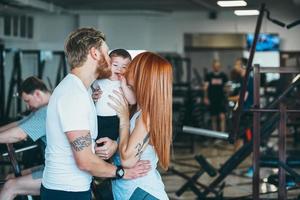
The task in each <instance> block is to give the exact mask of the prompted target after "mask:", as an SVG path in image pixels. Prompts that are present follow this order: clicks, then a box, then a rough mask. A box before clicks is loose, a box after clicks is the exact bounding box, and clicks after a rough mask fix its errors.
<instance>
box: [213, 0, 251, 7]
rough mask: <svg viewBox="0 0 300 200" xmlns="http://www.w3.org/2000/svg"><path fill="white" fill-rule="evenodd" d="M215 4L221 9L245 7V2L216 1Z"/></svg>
mask: <svg viewBox="0 0 300 200" xmlns="http://www.w3.org/2000/svg"><path fill="white" fill-rule="evenodd" d="M217 4H218V5H219V6H221V7H242V6H247V2H246V1H218V2H217Z"/></svg>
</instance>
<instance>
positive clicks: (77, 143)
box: [70, 133, 92, 151]
mask: <svg viewBox="0 0 300 200" xmlns="http://www.w3.org/2000/svg"><path fill="white" fill-rule="evenodd" d="M70 144H71V146H72V148H73V149H74V150H75V151H81V150H83V149H84V148H85V147H88V146H90V145H91V144H92V138H91V134H90V133H89V134H87V135H86V136H81V137H79V138H77V139H76V140H74V141H73V142H71V143H70Z"/></svg>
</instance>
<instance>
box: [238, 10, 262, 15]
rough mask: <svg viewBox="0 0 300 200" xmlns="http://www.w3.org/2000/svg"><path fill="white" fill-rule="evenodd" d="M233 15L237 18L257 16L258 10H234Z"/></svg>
mask: <svg viewBox="0 0 300 200" xmlns="http://www.w3.org/2000/svg"><path fill="white" fill-rule="evenodd" d="M234 14H235V15H237V16H251V15H259V11H258V10H235V11H234Z"/></svg>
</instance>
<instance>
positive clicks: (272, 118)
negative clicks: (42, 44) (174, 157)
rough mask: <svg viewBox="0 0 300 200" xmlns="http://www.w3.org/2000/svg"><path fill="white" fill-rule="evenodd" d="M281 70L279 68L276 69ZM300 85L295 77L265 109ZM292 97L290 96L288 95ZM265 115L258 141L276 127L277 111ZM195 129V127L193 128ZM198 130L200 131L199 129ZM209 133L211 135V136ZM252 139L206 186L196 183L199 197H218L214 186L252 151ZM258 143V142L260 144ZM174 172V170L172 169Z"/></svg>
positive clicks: (184, 176) (270, 109)
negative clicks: (210, 194) (209, 195)
mask: <svg viewBox="0 0 300 200" xmlns="http://www.w3.org/2000/svg"><path fill="white" fill-rule="evenodd" d="M278 70H281V69H278ZM299 86H300V78H298V79H295V80H294V82H292V83H291V84H290V85H289V86H288V88H286V90H285V91H284V92H283V93H282V94H281V95H280V96H279V97H278V98H277V99H275V100H274V101H273V102H272V103H271V104H269V105H268V106H267V107H266V108H265V110H269V111H272V110H274V108H275V106H277V105H278V104H279V103H281V102H282V101H283V100H285V99H286V97H287V95H290V94H291V93H292V92H294V91H295V88H297V87H299ZM290 98H291V99H292V97H290ZM290 105H293V102H291V103H290ZM265 114H266V117H265V121H264V122H263V123H262V125H261V129H260V130H259V133H260V135H261V141H260V143H262V142H264V141H266V140H267V139H268V138H269V137H270V136H271V134H272V133H273V131H274V130H275V129H277V128H278V120H279V119H280V115H279V113H275V114H273V113H271V112H266V113H265ZM195 130H197V129H195ZM199 132H200V131H199ZM212 135H217V134H212ZM212 135H211V136H212ZM254 142H255V141H254V140H252V141H250V142H249V143H246V144H245V145H244V146H242V147H241V148H240V149H239V150H238V151H236V152H235V153H234V154H233V155H232V156H231V157H230V158H229V159H228V160H227V161H226V162H225V163H224V164H223V165H222V167H221V168H220V169H219V170H218V172H219V173H218V176H217V177H216V178H215V179H214V180H213V181H212V182H211V183H210V184H209V185H208V186H203V184H201V185H200V184H198V182H196V184H197V185H199V186H201V188H202V190H201V188H200V189H198V191H195V192H194V193H195V194H196V195H197V196H198V198H199V199H206V198H207V195H208V194H209V193H212V194H213V195H215V197H216V198H219V197H220V196H217V195H216V194H220V193H221V192H220V191H219V192H216V191H215V190H216V188H217V187H218V186H219V188H220V189H222V187H221V186H222V184H221V183H222V182H223V180H224V179H225V178H226V177H227V176H228V175H229V174H231V172H232V171H233V170H234V169H235V168H236V167H237V166H238V165H239V164H240V163H242V162H243V161H244V160H245V159H246V158H247V157H248V156H249V155H250V154H251V152H252V146H253V144H254ZM260 143H259V144H260ZM172 171H173V172H174V170H172ZM175 174H177V175H179V176H181V177H183V178H185V179H187V180H189V179H191V178H190V177H188V176H186V175H185V174H183V173H181V174H180V173H176V172H175Z"/></svg>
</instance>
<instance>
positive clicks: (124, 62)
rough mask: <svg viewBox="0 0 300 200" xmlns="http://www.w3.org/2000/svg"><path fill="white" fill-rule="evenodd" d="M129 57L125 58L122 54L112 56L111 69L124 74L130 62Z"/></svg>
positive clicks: (114, 72)
mask: <svg viewBox="0 0 300 200" xmlns="http://www.w3.org/2000/svg"><path fill="white" fill-rule="evenodd" d="M130 61H131V60H130V59H129V58H123V57H121V56H113V57H111V71H112V73H113V74H116V75H118V74H124V73H125V71H126V68H127V67H128V65H129V63H130Z"/></svg>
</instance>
